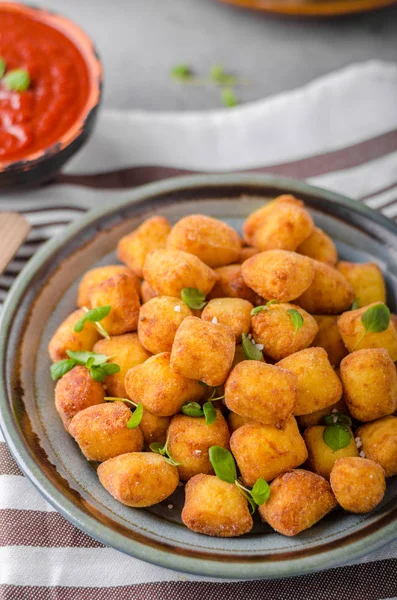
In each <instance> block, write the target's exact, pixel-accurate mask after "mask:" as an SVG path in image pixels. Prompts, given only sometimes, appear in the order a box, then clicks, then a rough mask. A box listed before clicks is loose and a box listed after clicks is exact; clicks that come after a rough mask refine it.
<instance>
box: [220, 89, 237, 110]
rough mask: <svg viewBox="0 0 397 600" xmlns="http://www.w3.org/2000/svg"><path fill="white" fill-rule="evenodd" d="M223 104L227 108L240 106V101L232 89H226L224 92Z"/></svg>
mask: <svg viewBox="0 0 397 600" xmlns="http://www.w3.org/2000/svg"><path fill="white" fill-rule="evenodd" d="M222 103H223V106H226V108H232V107H233V106H237V105H238V100H237V98H236V95H235V93H234V91H233V89H232V88H224V89H223V90H222Z"/></svg>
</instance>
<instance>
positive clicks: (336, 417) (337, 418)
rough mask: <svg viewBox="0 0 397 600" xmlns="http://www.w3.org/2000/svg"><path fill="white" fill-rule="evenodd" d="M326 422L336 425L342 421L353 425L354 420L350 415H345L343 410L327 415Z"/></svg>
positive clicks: (344, 423) (349, 425)
mask: <svg viewBox="0 0 397 600" xmlns="http://www.w3.org/2000/svg"><path fill="white" fill-rule="evenodd" d="M324 423H325V424H326V425H334V424H335V423H342V424H343V425H347V426H348V427H351V425H352V420H351V418H350V417H349V416H348V415H344V414H343V413H341V412H333V413H331V414H330V415H325V417H324Z"/></svg>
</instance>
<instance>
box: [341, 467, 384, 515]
mask: <svg viewBox="0 0 397 600" xmlns="http://www.w3.org/2000/svg"><path fill="white" fill-rule="evenodd" d="M330 483H331V487H332V491H333V493H334V494H335V497H336V499H337V501H338V503H339V504H340V505H341V507H342V508H343V509H344V510H348V511H349V512H353V513H367V512H370V511H371V510H373V509H374V508H375V507H376V506H378V504H379V503H380V502H381V501H382V499H383V496H384V495H385V491H386V480H385V472H384V470H383V469H382V467H381V466H380V465H378V464H377V463H376V462H374V461H373V460H368V459H366V458H353V457H351V458H340V459H339V460H337V461H336V463H335V465H334V468H333V469H332V472H331V478H330Z"/></svg>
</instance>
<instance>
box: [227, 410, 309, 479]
mask: <svg viewBox="0 0 397 600" xmlns="http://www.w3.org/2000/svg"><path fill="white" fill-rule="evenodd" d="M230 448H231V451H232V452H233V455H234V457H235V459H236V462H237V464H238V467H239V469H240V472H241V475H242V477H243V479H244V481H245V483H246V484H247V485H250V486H253V485H254V484H255V483H256V481H257V479H258V478H259V477H262V478H263V479H264V480H265V481H271V480H272V479H274V478H275V477H277V475H279V474H280V473H282V472H283V471H286V470H287V469H293V468H294V467H298V466H299V465H302V464H303V463H304V462H305V460H306V459H307V450H306V446H305V442H304V441H303V438H302V436H301V435H300V433H299V429H298V425H297V423H296V421H295V419H294V417H292V416H291V417H289V418H288V419H287V422H286V424H285V425H284V427H283V428H282V429H278V428H277V427H271V426H270V425H262V424H261V423H247V425H243V426H242V427H239V428H238V429H237V430H236V431H235V432H234V433H233V435H232V436H231V438H230Z"/></svg>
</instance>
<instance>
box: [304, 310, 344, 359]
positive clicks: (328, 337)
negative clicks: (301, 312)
mask: <svg viewBox="0 0 397 600" xmlns="http://www.w3.org/2000/svg"><path fill="white" fill-rule="evenodd" d="M314 319H315V320H316V323H317V325H318V333H317V335H316V337H315V338H314V340H313V344H312V345H313V346H321V348H324V350H325V351H326V353H327V354H328V358H329V362H330V363H331V365H332V366H334V367H338V366H339V364H340V361H341V360H342V358H344V357H345V356H346V354H347V348H346V346H345V344H344V343H343V340H342V336H341V334H340V331H339V327H338V317H337V316H336V315H314Z"/></svg>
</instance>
